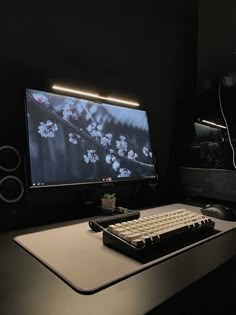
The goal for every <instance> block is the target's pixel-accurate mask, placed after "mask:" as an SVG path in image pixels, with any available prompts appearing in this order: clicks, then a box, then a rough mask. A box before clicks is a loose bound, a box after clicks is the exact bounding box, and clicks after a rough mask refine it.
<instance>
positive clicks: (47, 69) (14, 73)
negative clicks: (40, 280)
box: [0, 0, 204, 221]
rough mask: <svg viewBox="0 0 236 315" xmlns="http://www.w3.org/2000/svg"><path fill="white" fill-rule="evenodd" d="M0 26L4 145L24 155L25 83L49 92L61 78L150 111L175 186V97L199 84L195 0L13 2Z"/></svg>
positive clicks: (167, 181) (0, 136)
mask: <svg viewBox="0 0 236 315" xmlns="http://www.w3.org/2000/svg"><path fill="white" fill-rule="evenodd" d="M0 33H1V52H0V63H1V68H0V69H1V79H0V80H1V86H0V89H1V107H0V108H1V109H0V110H1V117H2V120H1V127H0V128H1V132H0V144H1V145H13V146H16V147H17V148H18V149H19V150H20V152H21V154H22V155H23V156H25V155H26V136H25V117H24V89H25V88H26V87H29V88H34V89H42V90H47V91H50V87H51V85H52V84H53V83H59V84H64V85H66V86H71V87H74V88H80V89H84V90H90V91H95V92H97V93H99V94H101V95H104V96H106V95H113V96H117V97H122V98H128V99H133V100H136V101H139V102H140V103H141V106H142V108H144V109H146V110H147V111H148V113H149V123H150V129H151V137H152V141H153V147H154V150H155V152H156V158H157V164H158V170H159V175H160V178H161V179H162V183H163V186H164V187H172V188H171V190H169V191H168V194H170V192H171V191H172V192H174V191H175V187H176V184H175V180H176V175H175V168H174V167H173V165H174V156H173V144H174V132H175V123H176V121H175V120H176V104H177V103H178V102H180V101H181V100H182V99H187V98H189V97H191V96H192V94H193V92H194V89H195V78H196V57H197V3H196V1H193V0H191V1H190V0H188V1H187V0H186V1H184V0H181V1H178V2H177V1H174V0H172V1H165V2H159V1H158V2H155V6H154V2H147V3H145V4H143V3H142V4H140V5H138V3H137V2H132V3H131V2H129V3H126V4H121V3H118V2H114V3H112V5H111V3H110V4H109V5H104V6H103V5H102V3H100V2H94V3H93V4H91V3H87V4H86V2H82V1H77V2H76V4H74V5H69V4H68V5H67V3H63V4H60V3H57V5H56V6H55V5H53V4H51V3H50V2H42V1H41V2H30V1H21V2H20V1H19V2H13V3H10V2H9V3H8V4H4V6H3V7H2V8H1V30H0ZM198 53H199V52H198ZM201 58H202V60H203V59H204V58H203V57H201ZM202 63H203V61H202ZM21 172H22V174H23V173H24V172H25V167H23V169H22V170H21ZM26 186H27V183H26ZM164 191H165V189H164V190H163V194H165V192H164ZM166 195H167V194H166ZM45 196H46V193H45ZM49 198H50V197H49ZM46 206H47V205H45V207H46ZM1 207H2V205H1ZM28 207H29V206H28V205H27V204H24V205H23V208H24V211H26V210H25V209H26V208H28ZM2 208H3V209H2V211H3V212H4V215H5V217H6V220H9V221H11V220H13V219H12V217H14V216H15V220H19V218H20V217H21V216H23V214H22V212H21V213H20V214H19V210H17V207H15V208H14V210H11V209H10V210H9V209H7V210H5V205H4V207H2ZM31 210H32V209H31ZM31 210H30V211H31ZM24 211H23V212H24ZM9 213H10V214H9ZM25 216H26V217H27V214H26V215H25Z"/></svg>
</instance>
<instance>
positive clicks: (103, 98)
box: [52, 85, 140, 106]
mask: <svg viewBox="0 0 236 315" xmlns="http://www.w3.org/2000/svg"><path fill="white" fill-rule="evenodd" d="M52 88H53V89H54V90H59V91H63V92H69V93H74V94H79V95H85V96H89V97H94V98H98V99H100V100H107V101H112V102H117V103H121V104H127V105H131V106H140V104H139V103H137V102H131V101H126V100H123V99H119V98H115V97H103V96H99V95H98V94H94V93H90V92H85V91H81V90H74V89H69V88H66V87H63V86H58V85H53V86H52Z"/></svg>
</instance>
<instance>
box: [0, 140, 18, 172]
mask: <svg viewBox="0 0 236 315" xmlns="http://www.w3.org/2000/svg"><path fill="white" fill-rule="evenodd" d="M20 165H21V156H20V153H19V151H18V150H17V149H16V148H14V147H13V146H10V145H4V146H1V147H0V169H1V170H3V171H5V172H14V171H16V170H17V169H18V168H19V166H20Z"/></svg>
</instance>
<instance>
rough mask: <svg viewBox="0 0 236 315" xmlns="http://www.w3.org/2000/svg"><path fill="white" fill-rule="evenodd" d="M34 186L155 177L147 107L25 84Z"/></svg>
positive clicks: (31, 172) (82, 183) (137, 179)
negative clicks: (142, 108) (58, 92)
mask: <svg viewBox="0 0 236 315" xmlns="http://www.w3.org/2000/svg"><path fill="white" fill-rule="evenodd" d="M26 114H27V138H28V148H29V186H30V188H42V187H55V186H68V185H85V184H86V185H87V184H103V183H114V182H124V181H140V180H142V181H143V180H150V179H156V178H157V172H156V168H155V163H154V156H153V151H152V147H151V141H150V135H149V126H148V119H147V113H146V111H145V110H141V109H137V108H130V107H124V106H119V105H117V104H114V103H113V104H112V103H111V102H109V103H104V102H100V101H97V100H94V99H90V98H78V97H72V96H69V95H62V94H55V93H49V92H44V91H39V90H34V89H27V90H26Z"/></svg>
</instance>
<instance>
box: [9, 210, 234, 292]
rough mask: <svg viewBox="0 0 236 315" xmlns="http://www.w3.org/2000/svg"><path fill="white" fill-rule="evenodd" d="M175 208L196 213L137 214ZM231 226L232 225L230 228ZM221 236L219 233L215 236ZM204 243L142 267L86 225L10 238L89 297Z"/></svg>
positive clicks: (75, 225) (100, 233) (81, 224)
mask: <svg viewBox="0 0 236 315" xmlns="http://www.w3.org/2000/svg"><path fill="white" fill-rule="evenodd" d="M178 208H188V209H195V210H196V209H197V208H196V207H191V206H187V205H181V204H175V205H169V206H164V207H159V208H152V209H148V210H144V211H142V212H141V216H142V217H144V216H147V215H152V214H154V213H159V212H163V211H170V210H174V209H178ZM226 225H227V224H226ZM234 226H235V224H234V225H233V226H232V227H234ZM226 230H227V227H226ZM221 233H223V232H220V233H218V234H217V235H219V234H221ZM217 235H216V236H210V237H209V238H207V239H206V240H209V239H211V238H214V237H217ZM206 240H205V239H204V240H203V241H199V242H197V243H195V244H192V245H189V246H187V247H185V248H182V249H180V250H178V251H176V252H173V253H171V254H168V255H166V256H163V257H161V258H158V259H155V260H153V261H151V262H148V263H145V264H142V263H140V262H138V261H136V260H134V259H132V258H129V257H128V256H125V255H124V254H122V253H119V252H117V251H115V250H113V249H111V248H108V247H107V246H105V245H103V242H102V232H98V233H95V232H93V231H91V230H90V228H89V226H88V223H87V222H85V223H80V224H74V225H69V226H65V227H59V228H53V229H49V230H44V231H40V232H35V233H30V234H24V235H20V236H16V237H15V238H14V241H15V242H17V243H18V244H19V245H20V246H21V247H23V248H24V249H25V250H26V251H28V252H29V253H30V254H32V255H33V256H34V257H36V258H37V259H38V260H39V261H40V262H41V263H43V264H44V265H45V266H47V267H48V268H49V269H50V270H51V271H53V272H54V273H55V274H56V275H57V276H59V277H60V278H61V279H62V280H63V281H65V282H66V283H67V284H69V285H70V286H71V287H72V288H73V289H74V290H76V291H78V292H80V293H83V294H93V293H95V292H97V291H99V290H101V289H104V288H106V287H108V286H110V285H112V284H114V283H117V282H118V281H121V280H124V279H125V278H127V277H129V276H131V275H134V274H136V273H138V272H140V271H142V270H145V269H147V268H149V267H151V266H153V265H156V264H157V263H161V262H163V261H165V260H166V259H168V258H170V257H172V256H175V255H176V254H179V253H181V252H183V251H185V250H187V249H191V248H192V247H194V246H196V245H197V244H201V243H203V242H205V241H206Z"/></svg>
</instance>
